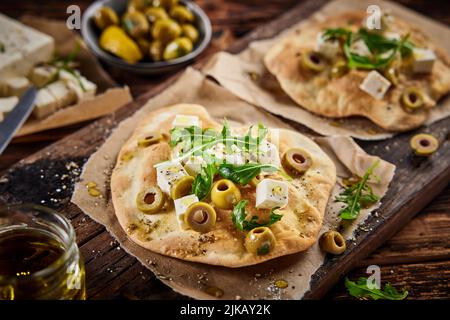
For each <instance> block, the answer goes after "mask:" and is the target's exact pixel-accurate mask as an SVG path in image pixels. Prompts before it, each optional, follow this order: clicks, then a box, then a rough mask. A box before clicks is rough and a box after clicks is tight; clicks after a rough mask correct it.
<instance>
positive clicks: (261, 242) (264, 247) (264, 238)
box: [245, 227, 276, 256]
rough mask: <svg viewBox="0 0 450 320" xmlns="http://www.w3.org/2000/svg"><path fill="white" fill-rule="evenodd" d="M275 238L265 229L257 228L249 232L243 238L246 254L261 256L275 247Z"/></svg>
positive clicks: (270, 231)
mask: <svg viewBox="0 0 450 320" xmlns="http://www.w3.org/2000/svg"><path fill="white" fill-rule="evenodd" d="M275 242H276V241H275V236H274V234H273V232H272V230H270V229H269V228H267V227H257V228H255V229H252V230H250V232H249V233H247V236H246V237H245V248H246V249H247V251H248V252H250V253H253V254H256V255H258V256H263V255H266V254H268V253H269V252H270V251H272V250H273V248H274V247H275Z"/></svg>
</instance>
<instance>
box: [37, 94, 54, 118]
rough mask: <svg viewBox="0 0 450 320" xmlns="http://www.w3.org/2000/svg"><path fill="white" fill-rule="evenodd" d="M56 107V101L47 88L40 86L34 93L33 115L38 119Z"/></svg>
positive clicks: (50, 112)
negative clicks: (35, 93)
mask: <svg viewBox="0 0 450 320" xmlns="http://www.w3.org/2000/svg"><path fill="white" fill-rule="evenodd" d="M57 108H58V101H57V100H56V98H55V97H54V96H53V95H52V94H51V92H50V90H48V89H47V88H42V89H40V90H39V91H38V93H37V95H36V102H35V103H34V109H33V116H35V117H36V118H38V119H41V118H45V117H47V116H48V115H50V114H52V113H53V112H55V111H56V109H57Z"/></svg>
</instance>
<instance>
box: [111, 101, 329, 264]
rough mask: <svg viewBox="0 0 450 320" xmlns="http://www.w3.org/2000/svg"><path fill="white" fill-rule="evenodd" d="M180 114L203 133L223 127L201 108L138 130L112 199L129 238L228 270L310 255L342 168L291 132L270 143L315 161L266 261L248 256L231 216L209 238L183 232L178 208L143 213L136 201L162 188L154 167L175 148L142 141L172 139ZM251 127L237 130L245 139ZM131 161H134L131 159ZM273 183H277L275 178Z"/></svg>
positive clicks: (170, 114) (172, 111) (183, 107)
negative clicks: (154, 135) (152, 136)
mask: <svg viewBox="0 0 450 320" xmlns="http://www.w3.org/2000/svg"><path fill="white" fill-rule="evenodd" d="M177 114H185V115H195V116H198V117H199V119H200V120H201V121H202V126H203V128H206V127H210V128H214V129H216V130H220V129H221V128H222V124H219V123H217V122H216V121H215V120H213V119H212V118H211V117H210V116H209V114H208V113H207V111H206V110H205V109H204V108H203V107H202V106H200V105H194V104H178V105H174V106H171V107H167V108H162V109H158V110H156V111H153V112H151V113H150V114H149V115H148V117H147V118H145V119H143V121H142V122H141V123H140V125H138V126H137V128H136V130H135V132H134V133H133V135H132V136H131V137H130V138H129V140H128V141H127V142H126V143H125V144H124V145H123V147H122V149H121V151H120V153H119V155H118V159H117V162H116V166H115V168H114V170H113V173H112V177H111V194H112V201H113V205H114V210H115V213H116V216H117V218H118V220H119V223H120V225H121V226H122V228H123V229H124V230H125V232H126V233H127V235H128V237H129V238H130V239H131V240H132V241H133V242H135V243H137V244H138V245H140V246H142V247H144V248H146V249H149V250H151V251H154V252H157V253H160V254H163V255H167V256H171V257H175V258H179V259H183V260H188V261H195V262H201V263H206V264H212V265H220V266H226V267H242V266H248V265H253V264H257V263H261V262H263V261H266V260H270V259H273V258H276V257H280V256H283V255H287V254H292V253H296V252H300V251H304V250H306V249H308V248H309V247H310V246H312V245H313V244H314V243H315V242H316V240H317V237H318V234H319V231H320V228H321V226H322V222H323V217H324V212H325V208H326V205H327V202H328V198H329V196H330V194H331V191H332V188H333V187H334V185H335V182H336V168H335V165H334V163H333V162H332V161H331V159H330V158H329V157H328V156H327V155H326V154H325V152H323V151H322V150H321V148H320V147H319V146H318V145H317V144H316V143H315V142H313V141H312V140H311V139H309V138H307V137H306V136H304V135H302V134H299V133H296V132H294V131H290V130H286V129H271V128H269V140H272V143H275V144H277V142H276V141H275V139H271V138H272V137H275V135H277V137H278V139H276V140H277V141H278V144H277V146H278V148H279V151H280V154H282V153H283V152H285V151H286V150H287V149H288V148H291V147H301V148H303V149H304V150H306V151H307V152H308V153H309V154H310V155H311V158H312V163H313V164H312V167H311V168H310V169H309V170H308V171H307V172H306V173H305V174H304V175H302V176H301V177H298V178H294V180H293V181H292V182H291V183H289V202H288V204H287V206H286V207H284V208H282V209H279V210H278V213H280V214H283V218H282V219H281V220H280V221H279V222H277V223H275V224H273V225H272V226H271V227H270V228H271V230H272V231H273V233H274V235H275V238H276V241H277V242H276V245H275V248H274V250H272V251H271V252H270V253H269V254H267V255H263V256H257V255H253V254H251V253H248V252H247V250H246V249H245V247H244V238H245V233H243V232H240V231H238V230H237V229H236V228H235V227H234V225H233V223H232V221H231V216H230V210H219V209H216V212H217V217H218V221H217V223H216V225H215V227H214V229H213V230H212V231H210V232H208V233H206V234H199V233H197V232H195V231H192V230H187V231H184V230H181V229H180V227H179V226H178V222H177V220H176V215H175V210H174V208H173V205H169V206H166V207H165V208H164V209H163V210H162V211H161V212H160V213H157V214H151V215H148V214H147V215H146V214H143V213H141V212H140V211H139V210H138V209H137V207H136V204H135V199H136V196H137V194H138V193H139V191H140V190H141V189H142V188H143V187H147V186H150V185H156V170H155V168H154V165H155V164H156V163H159V162H161V161H164V160H167V159H168V158H169V156H170V147H169V145H168V144H167V142H164V141H162V142H160V143H158V144H154V145H152V146H149V147H147V148H142V147H141V148H138V146H137V140H138V139H139V138H141V137H143V136H145V135H146V134H147V133H148V132H154V131H157V132H161V133H163V134H169V130H170V129H171V127H172V121H173V119H174V118H175V116H176V115H177ZM247 129H248V126H247V127H242V128H237V127H236V128H232V130H233V131H235V132H236V133H239V134H242V133H244V132H245V131H246V130H247ZM130 155H132V157H131V159H130ZM273 178H277V177H276V175H274V177H273ZM241 192H242V195H243V198H244V199H248V200H249V205H248V206H247V208H248V210H249V211H250V212H251V213H253V212H252V209H251V207H252V204H253V207H254V201H255V199H254V189H253V190H250V189H241Z"/></svg>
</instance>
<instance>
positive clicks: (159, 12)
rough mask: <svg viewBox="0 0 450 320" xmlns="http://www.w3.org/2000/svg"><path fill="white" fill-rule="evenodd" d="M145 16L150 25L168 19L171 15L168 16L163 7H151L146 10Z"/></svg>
mask: <svg viewBox="0 0 450 320" xmlns="http://www.w3.org/2000/svg"><path fill="white" fill-rule="evenodd" d="M145 16H146V17H147V19H148V21H150V23H155V22H156V20H159V19H168V18H169V15H168V14H167V12H166V10H164V8H161V7H149V8H147V9H145Z"/></svg>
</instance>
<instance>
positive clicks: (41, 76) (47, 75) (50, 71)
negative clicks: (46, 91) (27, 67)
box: [29, 66, 58, 88]
mask: <svg viewBox="0 0 450 320" xmlns="http://www.w3.org/2000/svg"><path fill="white" fill-rule="evenodd" d="M57 72H58V69H57V68H55V67H53V66H40V67H35V68H33V70H31V72H30V75H29V78H30V81H31V82H32V83H33V84H34V85H35V86H36V87H38V88H42V87H44V86H45V85H47V84H48V83H50V81H52V80H53V79H54V78H55V76H56V73H57Z"/></svg>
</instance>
